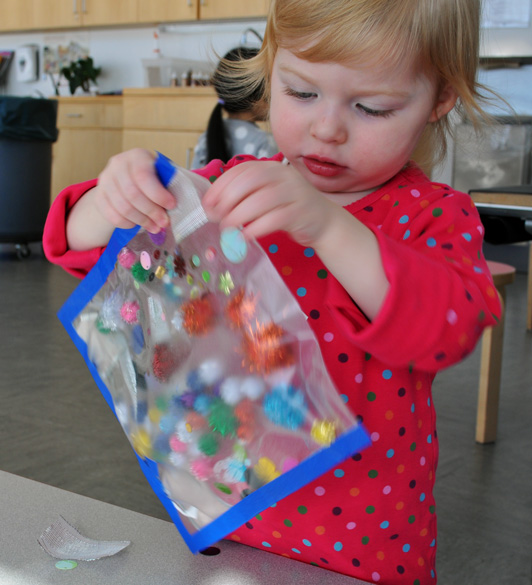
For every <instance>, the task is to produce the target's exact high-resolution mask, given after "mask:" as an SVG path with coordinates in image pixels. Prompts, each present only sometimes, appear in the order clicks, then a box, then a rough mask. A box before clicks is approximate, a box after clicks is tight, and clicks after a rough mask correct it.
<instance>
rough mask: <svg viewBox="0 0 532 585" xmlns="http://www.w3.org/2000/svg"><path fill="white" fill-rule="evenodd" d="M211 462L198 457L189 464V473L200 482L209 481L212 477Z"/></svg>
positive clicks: (205, 458)
mask: <svg viewBox="0 0 532 585" xmlns="http://www.w3.org/2000/svg"><path fill="white" fill-rule="evenodd" d="M212 469H213V466H212V462H211V460H210V459H209V458H208V457H200V458H199V459H195V460H194V461H192V462H191V463H190V472H191V473H192V475H193V476H194V477H195V478H196V479H199V480H200V481H205V480H207V479H209V477H211V475H212Z"/></svg>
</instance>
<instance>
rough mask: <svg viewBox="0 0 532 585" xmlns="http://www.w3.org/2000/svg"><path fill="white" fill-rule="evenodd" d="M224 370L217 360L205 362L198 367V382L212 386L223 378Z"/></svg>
mask: <svg viewBox="0 0 532 585" xmlns="http://www.w3.org/2000/svg"><path fill="white" fill-rule="evenodd" d="M223 373H224V368H223V365H222V363H221V362H220V361H219V360H215V359H211V360H205V361H204V362H203V363H201V364H200V365H199V367H198V375H199V378H200V380H201V381H202V382H203V383H204V384H206V385H207V386H212V385H213V384H215V383H216V382H218V380H220V378H221V377H222V376H223Z"/></svg>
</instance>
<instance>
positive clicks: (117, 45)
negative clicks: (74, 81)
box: [0, 20, 265, 97]
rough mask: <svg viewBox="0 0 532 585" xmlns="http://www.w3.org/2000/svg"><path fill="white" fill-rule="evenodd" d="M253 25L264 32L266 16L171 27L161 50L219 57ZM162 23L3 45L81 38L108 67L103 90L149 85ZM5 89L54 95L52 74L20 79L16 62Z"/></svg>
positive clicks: (12, 38) (3, 44)
mask: <svg viewBox="0 0 532 585" xmlns="http://www.w3.org/2000/svg"><path fill="white" fill-rule="evenodd" d="M248 27H252V28H254V29H255V30H257V31H258V32H259V33H260V34H261V35H262V34H263V33H264V27H265V22H264V21H257V20H255V21H249V22H247V21H246V22H244V21H239V22H227V23H225V22H224V23H216V24H213V23H198V24H196V23H187V24H179V25H173V26H169V27H165V28H167V29H170V30H171V32H165V30H164V29H161V30H160V31H159V45H160V50H161V54H162V55H163V56H166V57H178V58H182V59H192V60H195V61H209V60H210V61H212V62H213V63H215V62H216V56H215V51H216V52H217V53H218V54H223V53H225V52H226V51H227V50H229V49H231V48H233V47H234V46H237V45H239V44H240V42H241V38H242V34H243V32H244V31H245V30H246V29H247V28H248ZM156 30H157V28H156V27H153V26H152V27H139V28H126V29H122V28H120V29H103V30H89V31H64V32H53V33H50V32H48V33H40V32H36V33H25V34H1V35H0V50H15V51H16V49H17V48H18V47H20V46H22V45H26V44H36V45H38V46H39V49H40V53H41V55H42V48H43V47H44V46H46V45H49V46H54V47H55V46H66V45H68V44H69V43H70V41H76V42H78V43H79V44H81V45H82V46H85V47H87V48H88V49H89V54H90V55H91V57H92V58H93V59H94V63H95V66H97V67H101V68H102V74H101V76H100V77H99V78H98V86H99V89H100V91H101V92H109V91H115V90H120V89H123V88H124V87H143V86H145V85H146V83H145V77H144V69H143V67H142V63H141V60H142V59H149V58H152V57H153V56H154V54H153V49H154V40H153V33H154V31H156ZM247 39H248V41H249V42H250V43H256V42H258V41H257V39H256V37H254V36H253V35H252V34H249V35H247ZM41 55H40V56H41ZM0 92H1V93H4V94H9V95H21V96H36V95H39V92H40V94H42V95H44V96H46V97H49V96H51V95H53V93H54V91H53V86H52V83H51V81H50V79H48V78H46V77H44V78H43V77H42V75H41V79H40V80H39V81H36V82H29V83H21V82H18V81H17V80H16V76H15V67H14V64H13V63H12V64H11V67H10V71H9V77H8V83H7V84H6V85H5V86H4V87H0Z"/></svg>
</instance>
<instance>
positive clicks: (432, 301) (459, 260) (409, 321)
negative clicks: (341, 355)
mask: <svg viewBox="0 0 532 585" xmlns="http://www.w3.org/2000/svg"><path fill="white" fill-rule="evenodd" d="M414 178H415V177H414ZM403 182H404V181H403ZM412 193H413V194H412ZM382 195H383V194H382V193H380V197H379V198H378V200H375V201H374V202H373V203H372V204H370V205H368V204H367V202H366V205H365V207H364V208H363V209H359V210H357V211H356V213H355V215H356V216H357V217H358V218H359V219H362V218H365V223H366V225H368V227H370V229H372V230H373V232H374V234H375V236H376V237H377V239H378V241H379V247H380V251H381V257H382V260H383V264H384V268H385V271H386V275H387V277H388V280H389V282H390V290H389V294H388V295H387V298H386V299H385V302H384V305H383V307H382V309H381V311H380V313H379V315H378V316H377V318H376V319H375V320H374V321H373V322H372V323H370V322H368V321H367V320H366V319H365V317H364V316H363V315H362V314H361V313H360V311H359V310H358V309H357V307H356V305H355V304H354V303H353V301H352V299H350V297H349V296H348V295H347V294H346V293H345V291H344V290H343V288H342V287H341V286H340V285H339V284H338V283H334V281H331V284H330V287H329V297H328V298H329V301H328V303H329V307H330V310H331V312H332V314H333V315H334V316H335V318H336V319H340V320H341V321H343V322H344V330H345V334H346V336H347V337H348V338H350V340H351V341H352V342H353V343H356V344H357V345H359V346H360V347H361V348H364V350H365V351H367V352H369V353H371V354H372V355H375V356H376V357H378V358H379V359H381V360H383V361H385V362H386V363H389V364H391V365H403V366H405V365H409V366H411V367H415V368H416V369H420V370H425V371H429V372H436V371H437V370H440V369H442V368H444V367H447V366H449V365H451V364H453V363H456V362H458V361H460V360H461V359H463V358H464V357H465V356H466V355H467V354H468V353H469V352H470V351H471V350H472V349H473V348H474V347H475V344H476V342H477V341H478V338H479V337H480V334H481V332H482V330H483V329H484V327H486V326H489V325H493V324H494V323H496V321H497V319H498V318H499V316H500V313H501V308H500V303H499V298H498V295H497V292H496V289H495V287H494V285H493V281H492V278H491V275H490V272H489V269H488V267H487V264H486V262H485V260H484V258H483V256H482V237H483V227H482V224H481V221H480V218H479V216H478V213H477V210H476V209H475V207H474V204H473V203H472V201H471V199H470V198H469V197H468V196H467V195H465V194H464V193H460V192H457V191H453V190H451V189H450V188H449V187H446V186H441V185H439V186H438V185H436V184H433V183H429V182H426V183H425V185H422V184H412V185H407V184H405V185H404V186H403V190H402V191H396V192H395V193H394V192H393V190H392V191H390V192H389V193H388V195H389V197H388V198H387V199H384V198H383V197H382ZM396 195H397V197H396ZM383 199H384V201H383ZM386 201H387V202H388V205H386ZM383 205H384V206H385V207H387V208H388V209H386V211H385V214H384V216H381V213H380V212H379V210H378V207H379V206H383ZM370 209H371V211H370ZM372 214H375V215H376V216H377V217H375V218H374V219H377V222H378V223H375V222H374V221H373V220H371V219H370V218H371V216H372ZM381 219H382V223H380V220H381ZM399 339H400V340H401V342H400V343H398V341H397V340H399Z"/></svg>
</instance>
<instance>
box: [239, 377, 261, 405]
mask: <svg viewBox="0 0 532 585" xmlns="http://www.w3.org/2000/svg"><path fill="white" fill-rule="evenodd" d="M264 390H266V383H265V382H264V380H263V379H262V378H259V377H258V376H248V377H247V378H245V379H244V381H243V382H242V385H241V386H240V391H241V392H242V394H244V395H245V396H247V397H248V398H249V399H250V400H258V399H259V398H260V397H261V396H262V395H263V394H264Z"/></svg>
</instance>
